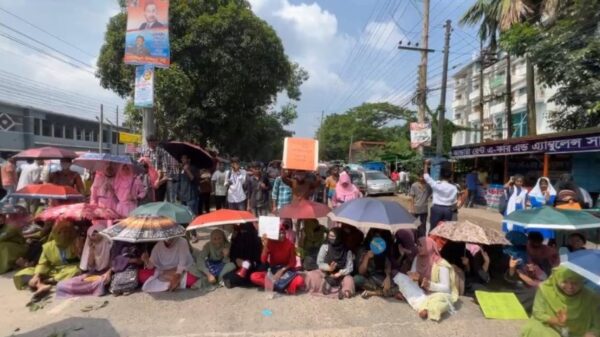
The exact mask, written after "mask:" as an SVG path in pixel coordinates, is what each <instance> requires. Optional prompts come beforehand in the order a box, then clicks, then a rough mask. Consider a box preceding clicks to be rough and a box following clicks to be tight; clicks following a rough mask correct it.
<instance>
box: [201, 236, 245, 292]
mask: <svg viewBox="0 0 600 337" xmlns="http://www.w3.org/2000/svg"><path fill="white" fill-rule="evenodd" d="M230 251H231V245H230V244H229V241H227V237H226V236H225V232H223V231H222V230H220V229H215V230H213V231H212V232H210V241H208V242H207V243H206V244H204V247H202V250H198V249H195V248H194V249H193V252H192V255H193V257H194V261H195V263H194V265H193V266H192V267H191V268H190V273H191V274H192V275H194V276H196V277H197V278H198V281H197V282H196V283H195V284H194V288H198V289H202V290H214V289H216V288H217V287H218V286H220V285H221V284H223V276H224V275H226V274H228V273H229V272H231V271H233V270H235V269H236V268H235V264H233V263H232V262H231V260H230V259H229V253H230Z"/></svg>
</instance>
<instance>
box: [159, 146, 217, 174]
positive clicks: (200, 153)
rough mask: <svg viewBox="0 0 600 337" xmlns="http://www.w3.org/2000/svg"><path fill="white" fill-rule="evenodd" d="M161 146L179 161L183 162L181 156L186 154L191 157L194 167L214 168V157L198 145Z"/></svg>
mask: <svg viewBox="0 0 600 337" xmlns="http://www.w3.org/2000/svg"><path fill="white" fill-rule="evenodd" d="M161 146H162V147H163V148H164V149H165V151H167V152H168V153H169V154H170V155H171V156H173V158H175V159H177V160H178V161H181V156H182V155H184V154H186V155H188V156H189V157H190V159H191V161H192V165H194V166H195V167H197V168H212V167H213V166H214V158H213V156H212V155H211V154H210V153H208V151H206V150H205V149H203V148H202V147H200V146H198V145H195V144H192V143H187V142H168V143H163V144H161Z"/></svg>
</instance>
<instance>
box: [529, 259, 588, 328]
mask: <svg viewBox="0 0 600 337" xmlns="http://www.w3.org/2000/svg"><path fill="white" fill-rule="evenodd" d="M583 282H584V280H583V278H582V277H581V276H579V275H578V274H576V273H575V272H573V271H571V270H569V269H567V268H565V267H558V268H554V270H553V272H552V276H550V278H549V279H548V280H546V281H545V282H543V283H542V284H541V285H540V287H539V289H538V291H537V294H536V295H535V302H534V304H533V315H532V316H531V319H530V320H529V322H528V323H527V324H526V325H525V327H524V328H523V330H522V332H521V336H522V337H538V336H543V337H560V336H574V337H598V336H600V315H599V314H598V303H600V298H599V297H598V294H596V293H593V292H592V291H590V290H589V289H587V288H585V287H584V286H583Z"/></svg>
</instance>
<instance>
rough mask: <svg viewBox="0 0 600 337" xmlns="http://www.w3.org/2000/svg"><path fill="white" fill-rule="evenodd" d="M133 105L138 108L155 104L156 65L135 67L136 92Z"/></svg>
mask: <svg viewBox="0 0 600 337" xmlns="http://www.w3.org/2000/svg"><path fill="white" fill-rule="evenodd" d="M133 105H134V106H136V107H138V108H151V107H152V106H153V105H154V66H153V65H143V66H137V67H135V92H134V95H133Z"/></svg>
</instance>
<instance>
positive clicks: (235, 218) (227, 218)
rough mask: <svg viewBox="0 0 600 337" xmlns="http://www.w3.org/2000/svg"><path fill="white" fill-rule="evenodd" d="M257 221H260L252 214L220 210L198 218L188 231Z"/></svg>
mask: <svg viewBox="0 0 600 337" xmlns="http://www.w3.org/2000/svg"><path fill="white" fill-rule="evenodd" d="M255 221H258V219H257V218H256V217H255V216H254V214H252V213H250V212H247V211H234V210H231V209H220V210H218V211H214V212H210V213H207V214H203V215H200V216H198V217H196V218H195V219H194V220H193V221H192V222H191V223H190V225H189V226H188V227H187V230H194V229H198V228H204V227H211V226H222V225H235V224H240V223H246V222H255Z"/></svg>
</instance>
